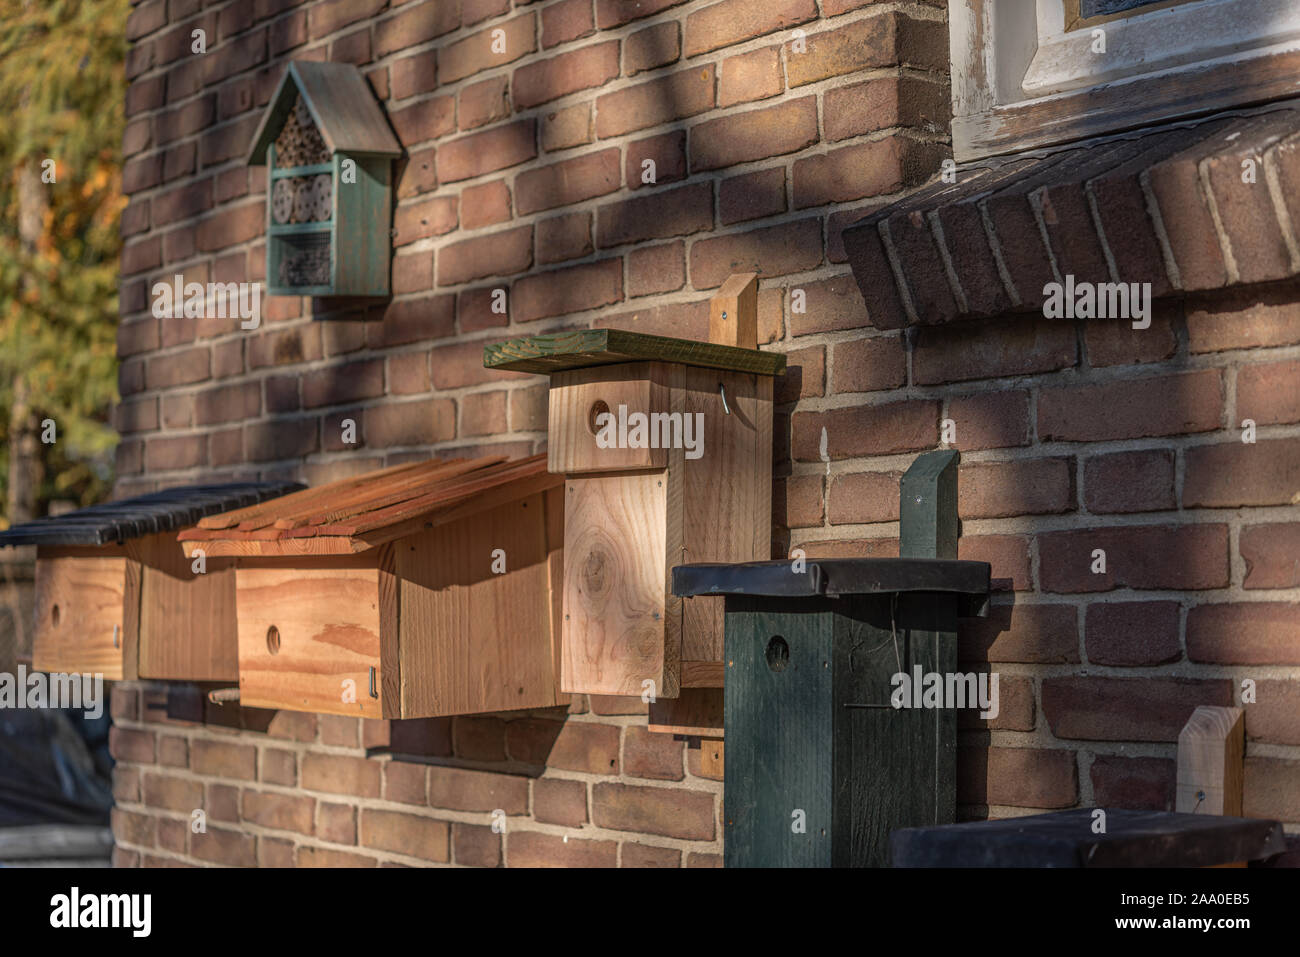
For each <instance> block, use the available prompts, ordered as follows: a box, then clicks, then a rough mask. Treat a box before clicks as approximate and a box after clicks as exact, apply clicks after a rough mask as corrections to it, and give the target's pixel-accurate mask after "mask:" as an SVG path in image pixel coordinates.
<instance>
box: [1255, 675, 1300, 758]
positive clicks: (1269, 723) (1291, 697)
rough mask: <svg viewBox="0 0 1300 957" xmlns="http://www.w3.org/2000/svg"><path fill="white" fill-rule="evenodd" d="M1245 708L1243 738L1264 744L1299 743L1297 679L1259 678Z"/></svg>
mask: <svg viewBox="0 0 1300 957" xmlns="http://www.w3.org/2000/svg"><path fill="white" fill-rule="evenodd" d="M1256 693H1257V695H1258V700H1257V701H1256V702H1255V703H1254V704H1251V705H1249V706H1248V707H1247V708H1246V737H1247V738H1249V739H1250V740H1251V741H1261V742H1263V743H1265V744H1288V745H1296V744H1300V681H1282V680H1276V681H1268V680H1264V681H1260V682H1259V685H1258V687H1257V688H1256Z"/></svg>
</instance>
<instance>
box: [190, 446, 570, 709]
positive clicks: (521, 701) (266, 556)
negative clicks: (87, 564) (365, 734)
mask: <svg viewBox="0 0 1300 957" xmlns="http://www.w3.org/2000/svg"><path fill="white" fill-rule="evenodd" d="M560 485H561V480H560V479H558V478H556V477H555V476H552V475H550V474H549V473H548V472H547V471H546V463H545V461H544V457H543V456H534V457H532V458H529V459H520V460H514V461H506V460H505V458H504V457H501V456H485V457H482V458H477V459H470V460H463V459H452V460H448V461H441V462H439V461H424V462H414V463H407V464H403V465H397V466H393V467H390V468H386V469H381V470H379V471H377V472H370V473H368V474H365V475H361V476H357V477H355V478H349V479H343V480H341V481H338V482H332V483H330V484H328V485H322V486H319V487H316V488H312V489H307V490H304V491H301V492H297V493H295V494H293V495H286V496H284V497H283V498H279V499H274V500H272V501H268V502H264V503H262V504H260V505H256V506H254V507H252V508H247V509H240V510H236V511H233V512H227V513H225V514H223V515H216V516H212V517H210V518H207V519H205V520H204V521H202V522H200V523H199V526H198V527H197V528H194V529H191V530H189V531H188V532H186V533H185V534H183V535H181V536H180V538H181V539H182V541H183V543H184V547H185V551H186V553H187V554H191V553H193V552H194V551H195V550H196V549H200V548H201V549H203V550H205V551H206V552H207V554H208V555H220V556H223V557H229V558H233V559H235V564H236V568H235V586H236V594H237V600H238V614H239V701H240V704H241V705H244V706H249V707H261V708H285V709H289V710H293V711H313V712H325V713H328V714H345V715H353V716H358V717H363V718H425V717H434V716H439V715H450V714H477V713H481V712H487V711H509V710H515V709H520V708H547V707H552V706H554V705H562V704H567V703H568V697H567V696H566V695H562V694H560V693H559V690H558V687H557V682H556V677H555V676H556V673H557V670H558V657H559V647H558V642H557V641H556V640H555V636H556V635H557V634H558V631H559V628H558V619H559V614H560V592H559V587H558V583H559V581H560V577H561V575H562V568H563V539H564V532H563V526H562V524H561V523H562V521H563V517H564V516H563V509H562V502H561V495H562V489H561V488H560Z"/></svg>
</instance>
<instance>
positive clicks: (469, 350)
mask: <svg viewBox="0 0 1300 957" xmlns="http://www.w3.org/2000/svg"><path fill="white" fill-rule="evenodd" d="M470 360H474V361H470ZM429 365H430V368H431V369H432V371H433V387H434V388H435V389H459V388H460V387H461V386H466V385H480V384H481V383H484V382H507V381H510V380H516V381H519V380H524V381H527V380H528V379H530V378H531V377H530V376H527V375H526V374H525V373H522V372H499V371H496V370H493V369H485V368H483V343H482V342H481V341H479V342H462V343H457V344H455V345H447V346H437V347H435V348H434V349H433V350H432V351H431V355H430V363H429Z"/></svg>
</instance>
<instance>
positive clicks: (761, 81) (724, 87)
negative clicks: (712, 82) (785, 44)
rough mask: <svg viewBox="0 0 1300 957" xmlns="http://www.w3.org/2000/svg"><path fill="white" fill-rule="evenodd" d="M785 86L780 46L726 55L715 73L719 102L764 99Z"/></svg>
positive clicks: (729, 102)
mask: <svg viewBox="0 0 1300 957" xmlns="http://www.w3.org/2000/svg"><path fill="white" fill-rule="evenodd" d="M784 87H785V79H784V77H783V75H782V73H781V48H780V47H765V48H764V49H761V50H754V51H752V52H750V53H742V54H740V55H739V56H732V57H727V58H726V59H725V60H723V61H722V67H721V70H720V71H719V74H718V106H735V105H736V104H737V103H748V102H750V101H752V100H765V99H767V98H768V97H769V96H777V95H778V94H779V93H781V91H782V90H783V89H784Z"/></svg>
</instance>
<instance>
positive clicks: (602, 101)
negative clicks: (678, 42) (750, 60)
mask: <svg viewBox="0 0 1300 957" xmlns="http://www.w3.org/2000/svg"><path fill="white" fill-rule="evenodd" d="M713 77H714V67H713V64H711V63H710V64H708V65H707V66H698V67H692V68H691V69H689V70H681V71H679V72H677V73H672V74H669V75H668V76H663V77H658V78H656V79H653V80H648V81H647V82H645V83H641V84H638V85H637V86H630V87H626V88H625V89H622V90H617V91H615V92H613V93H605V94H603V95H602V96H600V97H598V98H597V100H596V135H597V136H599V137H600V138H602V139H606V138H608V137H612V136H619V135H621V134H623V133H630V132H632V131H633V130H643V129H645V128H646V127H650V126H658V125H659V124H660V123H667V122H669V121H671V120H680V119H684V118H686V117H688V116H695V115H696V114H697V113H703V112H704V111H705V110H708V109H711V108H712V107H713ZM815 116H816V110H815V109H814V128H815V126H816V120H815ZM696 129H698V127H696ZM692 136H694V134H692ZM768 155H773V154H768Z"/></svg>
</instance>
